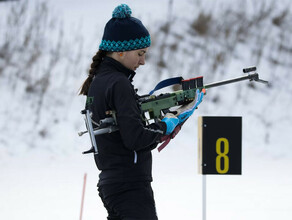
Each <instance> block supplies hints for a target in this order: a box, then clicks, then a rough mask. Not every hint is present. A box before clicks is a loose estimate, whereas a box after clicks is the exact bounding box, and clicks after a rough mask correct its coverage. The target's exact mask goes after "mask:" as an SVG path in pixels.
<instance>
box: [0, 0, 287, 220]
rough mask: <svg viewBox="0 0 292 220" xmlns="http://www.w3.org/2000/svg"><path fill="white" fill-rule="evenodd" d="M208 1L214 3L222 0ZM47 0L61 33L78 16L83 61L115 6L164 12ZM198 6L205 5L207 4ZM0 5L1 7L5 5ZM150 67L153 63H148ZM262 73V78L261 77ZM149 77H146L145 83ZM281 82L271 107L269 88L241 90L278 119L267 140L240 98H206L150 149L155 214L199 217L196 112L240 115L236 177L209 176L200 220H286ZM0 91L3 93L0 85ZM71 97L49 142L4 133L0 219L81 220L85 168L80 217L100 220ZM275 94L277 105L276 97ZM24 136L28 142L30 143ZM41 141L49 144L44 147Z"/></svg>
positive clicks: (151, 14)
mask: <svg viewBox="0 0 292 220" xmlns="http://www.w3.org/2000/svg"><path fill="white" fill-rule="evenodd" d="M190 2H192V1H188V0H184V1H178V0H177V1H176V0H175V1H174V3H173V4H174V5H173V11H174V12H178V13H181V14H183V12H184V9H185V10H186V11H187V9H186V8H187V5H186V4H187V3H190ZM197 2H200V1H197ZM215 2H216V4H220V2H222V1H215ZM230 2H231V1H230ZM49 3H50V5H51V6H52V8H54V10H55V12H56V14H58V16H60V17H61V18H62V19H64V23H65V27H66V29H67V30H70V29H72V27H71V26H73V25H74V24H76V23H77V24H78V23H81V24H82V25H81V27H82V28H81V31H82V32H84V33H85V34H84V35H86V36H87V38H86V39H85V42H84V43H85V47H87V49H86V51H87V53H86V54H85V55H86V56H88V57H87V58H86V59H88V62H89V59H90V56H92V54H94V53H95V51H96V49H97V46H98V43H99V42H100V38H101V33H102V31H103V27H104V24H105V22H106V21H107V20H108V19H109V17H110V16H111V12H112V10H113V8H114V7H115V6H117V5H118V4H120V3H127V4H129V5H130V7H131V8H132V10H133V15H134V16H135V15H137V17H139V18H143V22H144V23H145V24H147V25H150V24H155V21H156V20H165V19H166V17H167V16H168V14H167V13H168V12H167V9H168V1H167V0H160V1H155V0H148V1H143V0H136V1H130V0H125V1H122V2H120V1H116V0H107V1H100V0H98V1H95V0H87V1H81V0H74V1H72V0H71V1H68V0H62V1H57V0H51V1H49ZM153 5H155V7H153ZM206 5H209V6H208V7H212V3H210V4H206ZM0 7H1V5H0ZM0 9H1V10H3V8H0ZM236 62H237V63H236ZM242 62H243V63H244V65H246V64H247V63H245V62H246V60H242ZM239 63H240V61H238V60H237V61H234V64H233V65H231V67H229V69H228V71H230V72H233V71H234V70H235V69H236V68H237V67H238V66H241V65H242V64H239ZM261 66H262V68H261V70H262V72H263V73H264V70H267V69H268V67H266V68H265V64H262V65H261ZM147 68H149V67H147V66H145V68H144V69H146V70H148V69H147ZM150 70H153V69H151V68H150ZM139 71H140V70H139ZM141 71H142V70H141ZM146 72H147V71H144V72H141V73H144V74H145V73H146ZM229 76H230V75H229ZM262 76H263V78H264V74H262ZM207 77H208V76H206V78H207ZM84 78H85V72H84V73H80V78H77V79H76V80H75V81H74V83H72V88H73V90H74V91H76V90H77V89H78V88H79V86H80V84H81V83H82V81H83V80H84ZM144 79H145V77H144V76H141V74H140V75H139V73H138V74H137V78H136V79H135V80H136V81H135V82H136V83H137V84H138V86H141V85H142V84H143V83H144V81H143V80H144ZM150 81H151V80H149V79H148V82H149V83H150ZM286 83H287V87H285V89H287V93H284V92H285V91H283V89H284V88H279V90H278V91H279V92H281V94H283V95H282V96H281V97H279V96H276V95H275V94H272V93H268V95H271V96H273V97H275V99H274V100H275V103H273V104H272V105H269V103H268V101H267V99H265V95H267V93H266V91H265V90H264V88H263V87H259V88H260V91H261V92H255V91H254V90H250V91H249V90H248V91H249V92H248V93H247V95H248V97H253V99H252V101H251V100H249V104H250V105H251V104H252V105H254V106H256V105H257V106H259V105H265V106H267V109H265V110H264V111H263V112H262V113H263V114H264V115H271V118H272V119H271V120H270V121H273V122H275V121H276V122H277V121H279V123H274V124H273V125H272V126H270V127H269V128H267V129H274V131H275V135H274V136H272V137H271V138H270V144H269V145H268V146H267V145H266V142H265V135H266V130H262V128H263V125H260V124H259V120H257V119H256V118H257V115H256V114H254V112H252V113H251V111H250V110H246V108H245V107H246V106H245V103H246V102H238V103H237V104H238V105H237V106H234V108H232V110H230V108H227V107H226V108H224V107H222V106H221V107H220V109H217V105H216V104H212V103H210V102H209V103H208V107H206V106H204V105H203V104H204V103H203V104H202V106H200V108H199V109H198V110H197V111H196V112H195V115H194V116H192V118H191V119H190V120H189V121H188V122H187V123H186V124H185V126H184V129H183V131H182V132H181V133H179V135H178V136H177V137H176V138H175V139H174V140H172V142H171V143H170V144H169V145H168V146H167V148H165V149H164V150H163V151H162V152H161V153H158V152H157V151H154V152H153V157H154V160H153V178H154V182H153V189H154V194H155V198H156V206H157V212H158V216H159V219H161V220H168V219H171V220H177V219H187V220H192V219H201V218H202V176H201V175H199V174H198V171H197V169H198V165H197V157H198V155H197V117H198V116H201V115H206V114H211V115H214V114H215V113H216V114H217V115H234V114H235V115H242V116H243V152H242V153H243V158H242V173H243V174H242V175H240V176H218V175H216V176H215V175H214V176H207V219H208V220H209V219H210V220H213V219H222V220H250V219H265V220H274V219H283V220H286V219H291V218H292V203H291V201H290V198H291V197H292V176H291V168H292V160H291V159H292V149H290V147H291V137H290V136H289V134H290V133H291V125H290V122H291V121H289V120H285V119H287V118H288V119H289V117H290V118H291V113H290V112H291V111H290V109H291V105H290V102H288V101H287V100H289V97H291V85H289V83H288V82H286ZM1 85H3V83H2V84H1ZM285 85H286V84H285ZM152 86H153V83H152V84H151V85H147V88H141V91H142V92H146V91H148V90H149V89H150V88H151V87H152ZM72 88H71V89H72ZM228 88H229V89H226V92H227V94H230V97H229V98H230V99H228V100H226V101H225V102H224V103H225V104H226V105H227V106H232V105H234V103H233V101H234V100H235V99H236V97H235V94H231V93H230V92H231V91H232V89H234V88H235V87H232V86H231V87H228ZM2 89H3V88H2ZM1 91H3V92H4V91H5V89H3V90H1ZM273 91H275V90H273ZM214 94H215V90H214V92H213V91H210V92H208V95H207V96H206V99H211V98H212V97H213V96H214ZM287 97H288V98H287ZM70 98H71V104H70V107H69V108H68V109H67V110H66V119H67V120H65V122H64V123H59V124H57V125H54V126H55V127H54V129H55V131H54V132H53V133H52V134H51V137H52V138H51V139H48V138H47V139H44V140H42V141H41V140H40V139H37V140H38V141H37V143H34V148H27V143H26V142H22V139H27V137H25V136H24V135H23V137H21V135H19V134H17V136H16V137H17V138H14V137H13V136H12V135H11V133H9V135H8V136H9V137H7V140H8V138H9V139H12V140H13V139H14V141H10V140H9V141H7V143H10V144H11V143H14V144H15V146H11V145H10V148H9V149H7V146H5V142H0V219H5V220H6V219H7V220H18V219H29V220H34V219H38V220H39V219H42V220H47V219H48V220H49V219H50V220H51V219H77V218H79V214H80V205H81V193H82V185H83V176H84V173H87V185H86V194H85V204H84V212H83V219H84V220H93V219H106V212H105V209H104V208H103V205H102V203H101V201H100V199H99V197H98V194H97V190H96V183H97V181H98V173H99V172H98V170H97V169H96V167H95V164H94V161H93V158H92V156H91V155H82V154H81V152H82V151H84V150H87V149H88V147H89V139H88V138H87V137H82V138H79V137H78V136H77V131H80V130H82V129H84V125H83V122H82V119H81V115H80V113H79V112H80V110H81V108H82V107H83V102H84V98H81V97H70ZM1 100H4V103H9V101H8V100H6V99H5V97H2V94H1ZM281 101H283V102H282V103H280V102H281ZM22 104H23V103H22ZM282 104H283V106H285V110H283V112H282V113H279V112H278V110H279V109H281V106H282ZM13 106H15V107H17V104H15V103H13ZM1 107H2V106H1ZM273 107H274V109H275V110H274V111H273V109H272V108H273ZM19 108H20V107H19ZM255 108H256V109H258V110H259V109H261V108H259V107H258V108H257V107H255ZM20 109H21V108H20ZM250 113H251V114H250ZM260 113H261V112H260ZM70 119H72V120H70ZM2 120H4V121H2ZM48 120H49V118H48ZM9 122H10V121H9V119H7V118H5V116H3V115H2V116H1V123H3V125H1V128H4V127H5V126H6V127H7V128H9V129H10V130H11V127H9ZM14 124H16V123H14ZM25 125H26V124H21V125H19V126H25ZM16 131H17V130H16ZM1 132H5V131H1ZM250 134H252V136H250ZM25 135H28V134H25ZM19 137H20V138H19ZM32 137H34V136H32ZM31 141H32V142H33V140H31ZM47 146H50V147H49V148H47Z"/></svg>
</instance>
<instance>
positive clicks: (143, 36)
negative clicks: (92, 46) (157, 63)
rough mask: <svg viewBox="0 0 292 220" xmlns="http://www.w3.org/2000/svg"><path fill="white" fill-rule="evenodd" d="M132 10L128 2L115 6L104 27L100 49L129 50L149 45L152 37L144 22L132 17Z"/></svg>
mask: <svg viewBox="0 0 292 220" xmlns="http://www.w3.org/2000/svg"><path fill="white" fill-rule="evenodd" d="M131 14H132V11H131V9H130V8H129V6H128V5H126V4H121V5H119V6H118V7H116V8H115V10H114V11H113V14H112V18H111V19H110V20H109V21H108V22H107V24H106V26H105V28H104V34H103V37H102V41H101V44H100V45H99V49H100V50H104V51H115V52H122V51H129V50H138V49H142V48H146V47H149V46H150V44H151V39H150V35H149V32H148V31H147V29H146V28H145V27H144V25H143V24H142V22H141V21H140V20H139V19H137V18H134V17H131Z"/></svg>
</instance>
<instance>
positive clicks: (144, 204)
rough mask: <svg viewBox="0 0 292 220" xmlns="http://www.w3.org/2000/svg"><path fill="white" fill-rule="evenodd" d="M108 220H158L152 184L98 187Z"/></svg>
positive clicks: (120, 184) (117, 184)
mask: <svg viewBox="0 0 292 220" xmlns="http://www.w3.org/2000/svg"><path fill="white" fill-rule="evenodd" d="M98 191H99V196H100V197H101V200H102V202H103V204H104V207H105V208H106V209H107V212H108V217H107V219H108V220H158V218H157V215H156V208H155V201H154V196H153V191H152V187H151V183H150V182H129V183H128V182H127V183H114V184H108V185H102V186H100V187H98Z"/></svg>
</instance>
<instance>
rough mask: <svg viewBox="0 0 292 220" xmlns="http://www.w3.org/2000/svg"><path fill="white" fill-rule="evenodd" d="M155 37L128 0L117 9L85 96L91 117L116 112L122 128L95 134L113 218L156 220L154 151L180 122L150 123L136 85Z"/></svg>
mask: <svg viewBox="0 0 292 220" xmlns="http://www.w3.org/2000/svg"><path fill="white" fill-rule="evenodd" d="M150 43H151V40H150V35H149V33H148V31H147V29H146V28H145V27H144V25H143V24H142V23H141V21H140V20H138V19H136V18H134V17H131V9H130V8H129V7H128V6H127V5H125V4H123V5H120V6H118V7H116V8H115V10H114V11H113V15H112V18H111V19H110V20H109V21H108V23H107V24H106V26H105V29H104V35H103V38H102V41H101V44H100V46H99V51H98V52H97V54H96V55H95V56H94V57H93V62H92V64H91V69H90V71H89V76H88V78H87V79H86V81H85V82H84V84H83V86H82V87H81V91H80V94H83V95H86V96H88V97H90V100H93V101H92V103H91V105H90V106H87V107H89V108H90V110H91V112H92V119H93V120H94V121H95V122H99V121H100V120H101V119H104V118H105V117H106V111H108V110H114V111H115V112H116V119H117V124H118V128H119V130H118V131H116V132H113V133H110V134H104V135H99V136H96V142H97V145H98V150H99V151H98V154H96V155H94V159H95V162H96V165H97V167H98V169H99V170H100V171H101V173H100V175H99V182H98V191H99V196H100V197H101V199H102V201H103V204H104V206H105V208H106V209H107V211H108V219H123V220H130V219H131V220H138V219H145V220H146V219H147V220H155V219H157V215H156V210H155V202H154V198H153V192H152V188H151V181H152V174H151V172H152V155H151V150H153V149H154V148H155V147H156V146H157V144H158V143H159V142H160V140H161V137H162V136H164V135H165V134H170V133H171V132H172V131H173V130H174V128H175V127H176V126H177V125H178V124H179V123H180V120H179V119H178V118H177V117H175V116H173V115H171V116H168V117H165V118H164V119H163V120H162V121H161V122H157V123H153V124H150V125H147V126H146V125H145V123H144V122H143V120H142V118H141V111H140V109H139V104H138V95H137V94H136V90H135V89H134V87H133V85H132V84H131V82H132V80H133V77H134V76H135V71H136V70H137V69H138V68H139V67H140V66H142V65H144V64H145V55H146V54H147V51H148V47H149V46H150Z"/></svg>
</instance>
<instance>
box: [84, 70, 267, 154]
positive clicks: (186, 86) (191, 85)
mask: <svg viewBox="0 0 292 220" xmlns="http://www.w3.org/2000/svg"><path fill="white" fill-rule="evenodd" d="M255 71H256V67H250V68H245V69H243V72H244V73H248V75H246V76H241V77H237V78H233V79H229V80H224V81H220V82H215V83H210V84H205V85H204V84H203V76H200V77H197V78H192V79H187V80H183V78H182V77H176V78H171V79H167V80H163V81H161V82H160V83H158V84H157V86H156V87H155V89H154V90H152V91H151V92H150V94H148V95H143V96H141V97H140V98H139V104H140V108H141V113H142V118H143V119H144V120H145V121H146V122H148V123H149V120H154V121H155V122H157V121H159V120H161V119H162V118H163V116H164V114H166V113H167V112H170V108H172V107H175V106H181V105H186V104H188V103H190V102H191V101H193V100H194V99H195V98H196V90H197V89H199V90H200V91H203V92H204V93H205V90H206V89H209V88H213V87H217V86H223V85H226V84H230V83H235V82H239V81H243V80H249V81H255V82H260V83H264V84H268V81H265V80H262V79H260V78H259V74H258V73H256V72H255ZM251 72H253V73H251ZM173 84H181V85H182V90H178V91H175V92H173V93H164V94H160V95H158V96H155V95H152V94H153V93H154V92H155V91H156V90H159V89H161V88H164V87H166V86H169V85H173ZM81 113H82V114H83V115H84V116H85V117H84V119H85V124H86V128H87V130H86V131H83V132H79V133H78V135H79V136H82V135H83V134H85V133H89V137H90V140H91V144H92V147H91V148H90V149H89V150H88V151H85V152H83V154H87V153H95V154H98V148H97V144H96V140H95V136H96V135H101V134H107V133H112V132H115V131H117V130H118V127H117V120H116V114H115V112H114V111H108V112H106V115H107V116H108V117H107V118H105V119H103V120H101V121H100V123H99V124H98V123H96V122H94V121H93V120H92V118H91V111H90V110H89V109H88V108H85V110H82V111H81ZM146 113H148V117H145V114H146ZM93 124H95V125H96V128H93ZM177 132H178V131H177ZM174 136H175V135H174ZM174 136H172V138H173V137H174Z"/></svg>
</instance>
